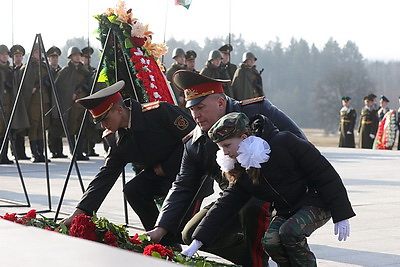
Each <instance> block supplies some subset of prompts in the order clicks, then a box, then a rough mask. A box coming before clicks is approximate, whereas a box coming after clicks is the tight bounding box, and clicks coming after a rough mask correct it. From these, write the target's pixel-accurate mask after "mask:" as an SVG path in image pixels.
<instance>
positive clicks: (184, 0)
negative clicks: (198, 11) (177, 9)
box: [175, 0, 192, 9]
mask: <svg viewBox="0 0 400 267" xmlns="http://www.w3.org/2000/svg"><path fill="white" fill-rule="evenodd" d="M190 4H192V0H175V5H177V6H184V7H186V8H187V9H189V7H190Z"/></svg>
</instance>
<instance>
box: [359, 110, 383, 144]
mask: <svg viewBox="0 0 400 267" xmlns="http://www.w3.org/2000/svg"><path fill="white" fill-rule="evenodd" d="M378 124H379V118H378V114H377V111H376V109H374V108H367V107H363V108H362V110H361V116H360V124H359V126H358V132H359V133H360V148H372V145H373V143H374V139H373V138H371V137H370V136H369V135H370V134H373V135H376V132H377V130H378Z"/></svg>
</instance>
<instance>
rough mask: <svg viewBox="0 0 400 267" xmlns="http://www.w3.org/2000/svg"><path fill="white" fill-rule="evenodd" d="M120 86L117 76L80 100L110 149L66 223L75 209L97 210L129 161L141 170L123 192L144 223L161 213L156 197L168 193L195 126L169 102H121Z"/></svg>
mask: <svg viewBox="0 0 400 267" xmlns="http://www.w3.org/2000/svg"><path fill="white" fill-rule="evenodd" d="M123 86H124V82H123V81H119V82H117V83H116V84H114V85H112V86H110V87H107V88H104V89H102V90H100V91H98V92H97V93H94V94H92V95H90V96H88V97H85V98H82V99H79V100H78V102H79V103H80V104H82V105H83V106H84V107H86V108H87V109H89V111H90V113H91V114H92V116H93V118H94V121H95V122H96V123H101V125H102V126H103V127H104V128H106V131H105V133H104V134H103V135H105V136H107V140H108V142H109V144H110V149H109V151H108V155H107V158H106V161H105V164H104V166H103V167H102V168H101V170H100V172H99V173H98V174H97V175H96V177H95V178H94V180H93V181H92V182H91V183H90V184H89V187H88V188H87V190H86V192H85V193H84V195H83V197H82V199H81V201H80V202H79V204H78V206H77V209H76V211H75V212H74V213H73V214H72V215H71V216H70V217H68V218H67V219H65V220H64V222H65V223H66V224H67V225H69V224H70V223H71V221H72V219H73V218H74V217H75V216H76V215H78V214H82V213H86V214H88V215H92V214H93V212H94V211H97V210H98V209H99V207H100V205H101V203H102V202H103V200H104V198H105V197H106V195H107V194H108V192H109V191H110V189H111V188H112V186H113V185H114V183H115V182H116V180H117V178H118V177H119V175H120V174H121V172H122V170H123V169H124V167H125V165H126V164H128V163H132V164H133V165H134V166H135V169H136V171H138V170H140V169H141V170H142V171H140V172H137V175H136V176H135V177H134V178H133V179H132V180H130V181H129V182H128V183H127V184H126V185H125V186H124V194H125V198H126V199H127V200H128V202H129V204H130V205H131V207H132V209H133V210H134V211H135V212H136V213H137V214H138V216H139V218H140V220H141V222H142V224H143V226H144V228H145V229H146V230H150V229H152V228H153V227H154V224H155V221H156V219H157V216H158V213H159V211H158V208H157V206H156V204H155V202H154V199H156V198H159V197H165V196H166V194H167V192H168V190H169V188H170V187H171V184H172V182H173V181H174V179H175V175H176V174H177V173H178V171H179V167H180V163H181V158H182V152H183V144H182V138H183V137H184V136H185V135H187V134H188V133H189V132H191V131H192V130H193V128H194V122H193V120H192V119H191V118H190V115H188V114H187V113H186V112H184V111H183V110H182V109H180V108H179V107H177V106H174V105H171V104H169V103H167V102H151V103H147V104H142V105H141V104H140V103H138V102H136V101H135V100H132V99H127V100H125V103H124V101H123V100H122V97H121V94H120V93H119V91H120V90H121V89H122V87H123ZM194 208H196V209H197V210H198V207H194ZM197 210H195V211H197ZM190 214H192V213H190ZM173 241H176V240H173Z"/></svg>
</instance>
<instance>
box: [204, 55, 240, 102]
mask: <svg viewBox="0 0 400 267" xmlns="http://www.w3.org/2000/svg"><path fill="white" fill-rule="evenodd" d="M222 59H223V56H222V53H221V52H220V51H219V50H212V51H210V53H209V54H208V60H207V62H206V65H205V67H204V68H203V69H202V70H201V71H200V74H201V75H204V76H207V77H209V78H213V79H220V80H230V78H229V74H228V72H227V71H226V69H223V68H221V63H222ZM222 86H223V88H224V93H225V94H226V95H227V96H230V97H232V96H233V92H232V87H231V85H230V83H224V84H223V85H222Z"/></svg>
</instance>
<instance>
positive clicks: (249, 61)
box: [232, 52, 264, 100]
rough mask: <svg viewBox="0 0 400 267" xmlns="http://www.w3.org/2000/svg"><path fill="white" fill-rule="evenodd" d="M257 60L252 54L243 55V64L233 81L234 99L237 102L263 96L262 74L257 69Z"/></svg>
mask: <svg viewBox="0 0 400 267" xmlns="http://www.w3.org/2000/svg"><path fill="white" fill-rule="evenodd" d="M256 61H257V58H256V57H255V56H254V54H253V53H252V52H245V53H243V57H242V63H241V64H240V65H239V68H238V69H237V70H236V72H235V75H234V77H233V80H232V90H233V97H234V98H235V99H237V100H243V99H249V98H253V97H258V96H263V95H264V91H263V84H262V78H261V73H260V72H258V70H257V69H256V65H255V63H256Z"/></svg>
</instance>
